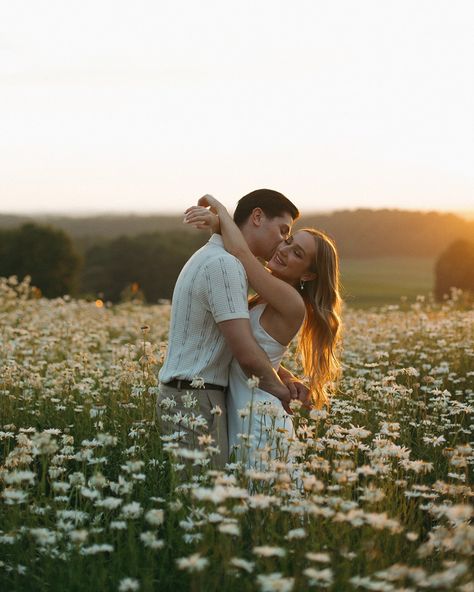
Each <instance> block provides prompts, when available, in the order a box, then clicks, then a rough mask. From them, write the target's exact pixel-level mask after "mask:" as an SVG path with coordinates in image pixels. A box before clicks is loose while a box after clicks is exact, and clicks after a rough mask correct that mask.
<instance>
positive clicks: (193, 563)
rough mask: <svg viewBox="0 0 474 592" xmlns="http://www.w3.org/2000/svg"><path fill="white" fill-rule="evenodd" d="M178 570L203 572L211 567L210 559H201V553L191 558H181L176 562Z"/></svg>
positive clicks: (194, 554)
mask: <svg viewBox="0 0 474 592" xmlns="http://www.w3.org/2000/svg"><path fill="white" fill-rule="evenodd" d="M176 563H177V565H178V569H182V570H186V571H189V572H197V571H202V570H203V569H204V568H205V567H207V565H209V559H206V558H205V557H201V555H200V554H199V553H193V554H192V555H190V556H189V557H180V558H179V559H177V560H176Z"/></svg>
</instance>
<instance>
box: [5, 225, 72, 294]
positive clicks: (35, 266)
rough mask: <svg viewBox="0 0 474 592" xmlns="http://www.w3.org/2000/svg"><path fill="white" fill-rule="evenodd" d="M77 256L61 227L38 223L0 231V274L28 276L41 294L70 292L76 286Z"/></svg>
mask: <svg viewBox="0 0 474 592" xmlns="http://www.w3.org/2000/svg"><path fill="white" fill-rule="evenodd" d="M80 263H81V261H80V257H79V256H78V254H77V253H76V251H75V249H74V246H73V244H72V241H71V239H70V238H69V236H68V235H67V234H66V233H65V232H63V231H62V230H58V229H56V228H52V227H49V226H40V225H37V224H32V223H28V224H24V225H23V226H21V227H20V228H18V229H14V230H5V231H2V232H1V233H0V275H2V276H11V275H16V276H18V278H19V279H20V280H21V279H23V278H24V277H25V276H26V275H30V276H31V283H32V284H33V285H34V286H36V287H37V288H39V289H40V290H41V292H42V294H43V295H44V296H47V297H49V298H54V297H57V296H63V295H64V294H73V293H74V292H75V290H76V287H77V280H78V274H79V268H80Z"/></svg>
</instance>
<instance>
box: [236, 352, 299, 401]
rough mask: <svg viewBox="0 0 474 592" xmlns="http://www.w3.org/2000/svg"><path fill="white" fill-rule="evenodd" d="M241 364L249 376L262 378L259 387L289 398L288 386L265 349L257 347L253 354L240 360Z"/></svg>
mask: <svg viewBox="0 0 474 592" xmlns="http://www.w3.org/2000/svg"><path fill="white" fill-rule="evenodd" d="M239 364H240V366H241V368H242V370H243V371H244V372H245V374H246V375H247V376H248V377H249V378H251V377H252V376H257V377H258V379H259V380H260V382H259V387H260V388H261V389H262V390H264V391H267V392H269V393H271V394H272V395H274V396H275V397H278V398H279V399H281V400H288V399H289V393H288V389H287V387H286V386H285V385H284V384H283V382H282V381H281V380H280V378H279V376H278V374H277V372H276V370H275V369H274V368H273V367H272V366H271V364H270V362H269V361H268V358H267V356H266V354H265V352H264V351H263V350H261V349H259V348H258V349H257V348H255V349H254V351H253V352H252V355H249V356H247V357H246V358H245V360H242V361H239Z"/></svg>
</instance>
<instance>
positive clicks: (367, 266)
mask: <svg viewBox="0 0 474 592" xmlns="http://www.w3.org/2000/svg"><path fill="white" fill-rule="evenodd" d="M435 261H436V260H435V258H433V257H372V258H361V259H349V258H344V259H342V260H341V280H342V285H343V295H344V300H345V301H346V302H347V303H348V304H349V305H350V306H351V307H353V308H365V309H367V308H370V307H374V306H376V307H380V306H384V305H386V304H398V303H399V302H400V299H401V298H403V299H406V300H407V301H408V302H414V301H416V298H417V297H418V296H425V297H428V296H429V294H430V293H431V292H432V291H433V288H434V281H435V275H434V267H435Z"/></svg>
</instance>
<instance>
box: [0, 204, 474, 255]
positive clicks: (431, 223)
mask: <svg viewBox="0 0 474 592" xmlns="http://www.w3.org/2000/svg"><path fill="white" fill-rule="evenodd" d="M26 221H35V222H40V223H47V224H50V225H52V226H56V227H59V228H61V229H63V230H65V231H66V232H67V233H68V234H70V235H71V236H72V238H73V239H74V241H75V242H76V245H77V247H78V248H79V250H80V251H82V252H84V251H85V250H87V249H88V248H89V247H90V246H92V245H94V244H98V243H101V242H103V241H106V240H110V239H113V238H116V237H119V236H134V235H138V234H145V233H157V232H158V233H161V232H166V233H169V232H175V233H179V234H181V233H183V232H191V230H190V229H189V228H187V227H186V226H184V225H183V224H182V219H181V217H178V216H164V215H148V216H143V215H102V216H88V217H80V218H73V217H67V216H12V215H0V228H12V227H15V226H19V225H20V224H22V223H24V222H26ZM302 226H314V227H316V228H320V229H322V230H324V231H326V232H327V233H328V234H329V235H331V236H332V237H333V238H334V239H335V240H336V243H337V245H338V248H339V252H340V255H341V257H344V258H347V257H350V258H366V257H402V256H403V257H437V256H438V255H439V254H440V253H441V252H442V251H443V250H444V249H445V248H446V247H447V246H448V245H449V244H450V243H451V242H452V241H454V240H456V239H459V238H464V239H468V240H472V238H473V237H474V220H466V219H464V218H461V217H460V216H456V215H455V214H446V213H438V212H412V211H404V210H388V209H382V210H370V209H358V210H341V211H336V212H333V213H331V214H317V215H311V214H307V215H305V216H304V217H303V219H302V220H300V221H298V223H297V227H302Z"/></svg>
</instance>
